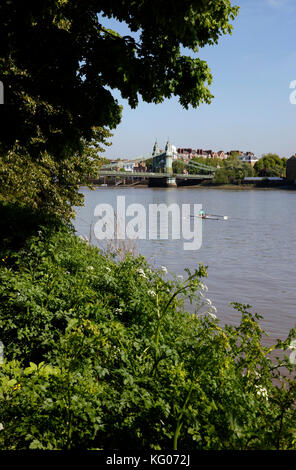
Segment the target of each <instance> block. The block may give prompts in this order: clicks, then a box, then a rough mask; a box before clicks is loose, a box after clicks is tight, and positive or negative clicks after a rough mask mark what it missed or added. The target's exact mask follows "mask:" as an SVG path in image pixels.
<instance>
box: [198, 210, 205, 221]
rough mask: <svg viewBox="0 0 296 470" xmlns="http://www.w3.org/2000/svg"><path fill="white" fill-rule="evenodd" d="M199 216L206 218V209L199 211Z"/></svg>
mask: <svg viewBox="0 0 296 470" xmlns="http://www.w3.org/2000/svg"><path fill="white" fill-rule="evenodd" d="M199 217H202V218H203V219H205V218H206V214H205V211H203V210H202V209H201V210H200V211H199Z"/></svg>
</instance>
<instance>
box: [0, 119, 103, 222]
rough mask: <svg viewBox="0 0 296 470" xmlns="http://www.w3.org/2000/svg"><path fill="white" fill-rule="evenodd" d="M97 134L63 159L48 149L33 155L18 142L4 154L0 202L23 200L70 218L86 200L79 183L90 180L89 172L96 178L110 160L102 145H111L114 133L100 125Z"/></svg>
mask: <svg viewBox="0 0 296 470" xmlns="http://www.w3.org/2000/svg"><path fill="white" fill-rule="evenodd" d="M94 135H95V138H94V139H92V140H91V141H90V142H89V143H87V142H82V146H83V151H82V152H75V153H73V155H70V156H69V157H68V158H67V159H62V160H61V161H58V160H56V159H55V158H53V156H52V155H50V154H49V153H48V152H46V151H44V152H42V153H41V154H40V157H39V158H37V157H36V158H35V159H32V157H31V155H30V154H29V153H28V151H27V150H26V149H24V148H23V147H21V146H20V145H17V144H16V145H15V146H14V148H13V149H12V150H10V151H8V152H7V154H5V155H2V156H1V155H0V188H1V190H0V203H1V202H2V203H3V202H9V203H10V204H21V206H22V207H30V208H32V209H40V210H41V212H46V213H47V214H51V215H57V216H59V217H61V218H62V219H64V220H69V219H70V218H71V217H73V215H74V213H73V210H72V206H78V205H81V204H83V195H82V194H81V193H79V192H78V190H79V187H80V186H81V185H86V184H88V178H89V176H91V177H94V178H95V177H96V176H97V175H98V173H99V170H100V167H101V165H102V164H103V163H105V162H106V161H107V160H106V159H104V158H102V157H101V156H100V153H101V152H104V148H103V147H102V145H104V146H106V145H110V144H109V143H108V141H107V140H106V139H108V138H109V137H110V136H111V135H112V134H110V132H109V131H108V130H106V129H104V128H96V129H95V130H94Z"/></svg>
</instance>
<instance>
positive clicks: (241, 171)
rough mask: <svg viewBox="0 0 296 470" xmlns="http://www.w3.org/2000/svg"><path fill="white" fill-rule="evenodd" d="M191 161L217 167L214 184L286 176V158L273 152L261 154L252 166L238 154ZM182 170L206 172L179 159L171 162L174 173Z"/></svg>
mask: <svg viewBox="0 0 296 470" xmlns="http://www.w3.org/2000/svg"><path fill="white" fill-rule="evenodd" d="M192 161H193V162H196V163H200V164H202V165H206V166H209V167H215V168H216V169H217V170H216V172H215V176H214V179H213V183H214V184H241V183H242V182H243V180H244V178H246V177H248V176H261V177H266V178H267V177H271V176H278V177H285V176H286V167H287V158H280V157H279V156H278V155H276V154H273V153H268V154H266V155H263V157H262V158H260V159H259V160H258V161H257V162H256V163H255V165H254V166H252V165H251V164H250V163H245V162H242V161H241V160H240V159H239V156H238V154H232V155H230V156H229V157H228V158H226V159H224V160H220V159H219V158H202V157H194V158H193V159H192ZM184 170H186V171H188V173H189V174H191V175H194V174H208V172H207V171H206V170H203V169H201V168H198V167H194V166H192V165H190V164H186V163H185V162H182V161H181V160H175V161H174V162H173V172H174V173H175V174H181V173H183V172H184Z"/></svg>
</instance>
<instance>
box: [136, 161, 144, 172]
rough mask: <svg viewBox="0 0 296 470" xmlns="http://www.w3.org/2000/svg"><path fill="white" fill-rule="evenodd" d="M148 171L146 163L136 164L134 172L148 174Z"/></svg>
mask: <svg viewBox="0 0 296 470" xmlns="http://www.w3.org/2000/svg"><path fill="white" fill-rule="evenodd" d="M146 171H147V166H146V163H145V162H144V161H142V162H135V165H134V172H137V173H146Z"/></svg>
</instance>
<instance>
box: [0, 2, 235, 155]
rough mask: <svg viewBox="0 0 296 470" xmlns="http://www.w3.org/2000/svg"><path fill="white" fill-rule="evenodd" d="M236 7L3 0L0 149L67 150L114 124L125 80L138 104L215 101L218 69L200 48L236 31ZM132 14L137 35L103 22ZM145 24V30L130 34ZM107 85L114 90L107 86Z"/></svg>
mask: <svg viewBox="0 0 296 470" xmlns="http://www.w3.org/2000/svg"><path fill="white" fill-rule="evenodd" d="M237 13H238V8H237V7H233V6H231V3H230V0H218V1H216V2H211V3H208V2H207V3H205V2H200V1H197V0H190V1H187V2H182V1H177V2H176V1H175V0H169V1H167V0H157V1H152V2H151V1H148V0H144V1H142V2H134V1H132V0H125V1H118V0H112V1H110V0H100V1H99V0H93V1H92V2H89V1H86V0H72V1H70V0H65V1H61V0H47V1H45V0H39V1H36V0H28V1H27V2H23V1H22V0H14V1H8V0H4V1H3V2H1V5H0V18H1V29H0V75H1V78H2V80H3V82H4V87H5V101H6V103H7V105H8V104H9V105H10V107H9V106H7V107H6V109H5V112H6V116H5V117H6V124H5V125H4V127H2V135H1V149H2V152H3V151H7V150H8V149H12V148H13V146H14V145H15V142H16V140H18V142H19V144H20V145H22V146H23V145H24V146H25V147H26V148H27V149H28V151H29V153H30V155H33V154H34V155H35V156H37V157H38V156H39V154H40V151H45V150H46V151H47V152H49V153H50V154H52V155H54V156H55V157H58V158H61V157H67V156H69V154H71V153H73V151H79V150H80V146H81V139H86V140H87V141H89V140H90V139H91V138H93V137H94V134H93V127H94V126H100V127H102V126H108V127H110V128H114V127H115V126H116V125H117V124H118V123H119V122H120V115H121V108H120V106H119V104H118V102H117V100H116V99H115V98H114V97H113V96H112V93H111V91H110V88H111V89H115V88H116V89H118V90H120V92H121V95H122V96H123V97H124V98H126V99H128V102H129V104H130V106H132V107H136V105H137V104H138V101H139V95H141V97H142V99H143V100H144V101H146V102H148V103H150V102H153V103H160V102H161V101H163V100H164V98H169V97H171V96H173V95H175V96H179V99H180V103H181V104H182V105H183V106H184V107H185V108H187V107H188V106H189V105H192V106H198V105H199V104H200V103H202V102H206V103H209V102H210V101H211V98H212V95H211V93H210V91H209V89H208V88H207V84H210V83H211V80H212V77H211V74H210V70H209V67H208V65H207V63H206V62H205V61H203V60H201V59H200V58H198V57H197V56H195V58H192V57H190V56H185V55H182V54H181V52H180V46H183V47H186V48H188V49H190V50H191V51H193V53H195V54H196V53H197V52H198V49H199V48H200V47H203V46H206V45H207V44H215V43H217V42H218V39H219V37H220V36H221V35H222V34H227V33H231V30H232V26H231V25H230V23H229V21H230V20H233V19H234V18H235V16H236V15H237ZM105 17H107V18H115V19H117V20H119V21H123V22H125V23H126V24H127V25H128V27H129V28H130V30H131V33H130V34H131V35H128V36H123V37H122V36H120V35H119V34H118V33H117V32H115V31H112V30H110V29H108V28H106V27H105V26H104V18H105ZM137 31H140V36H139V39H136V38H135V37H133V36H132V35H134V33H136V32H137ZM107 87H109V89H107Z"/></svg>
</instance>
